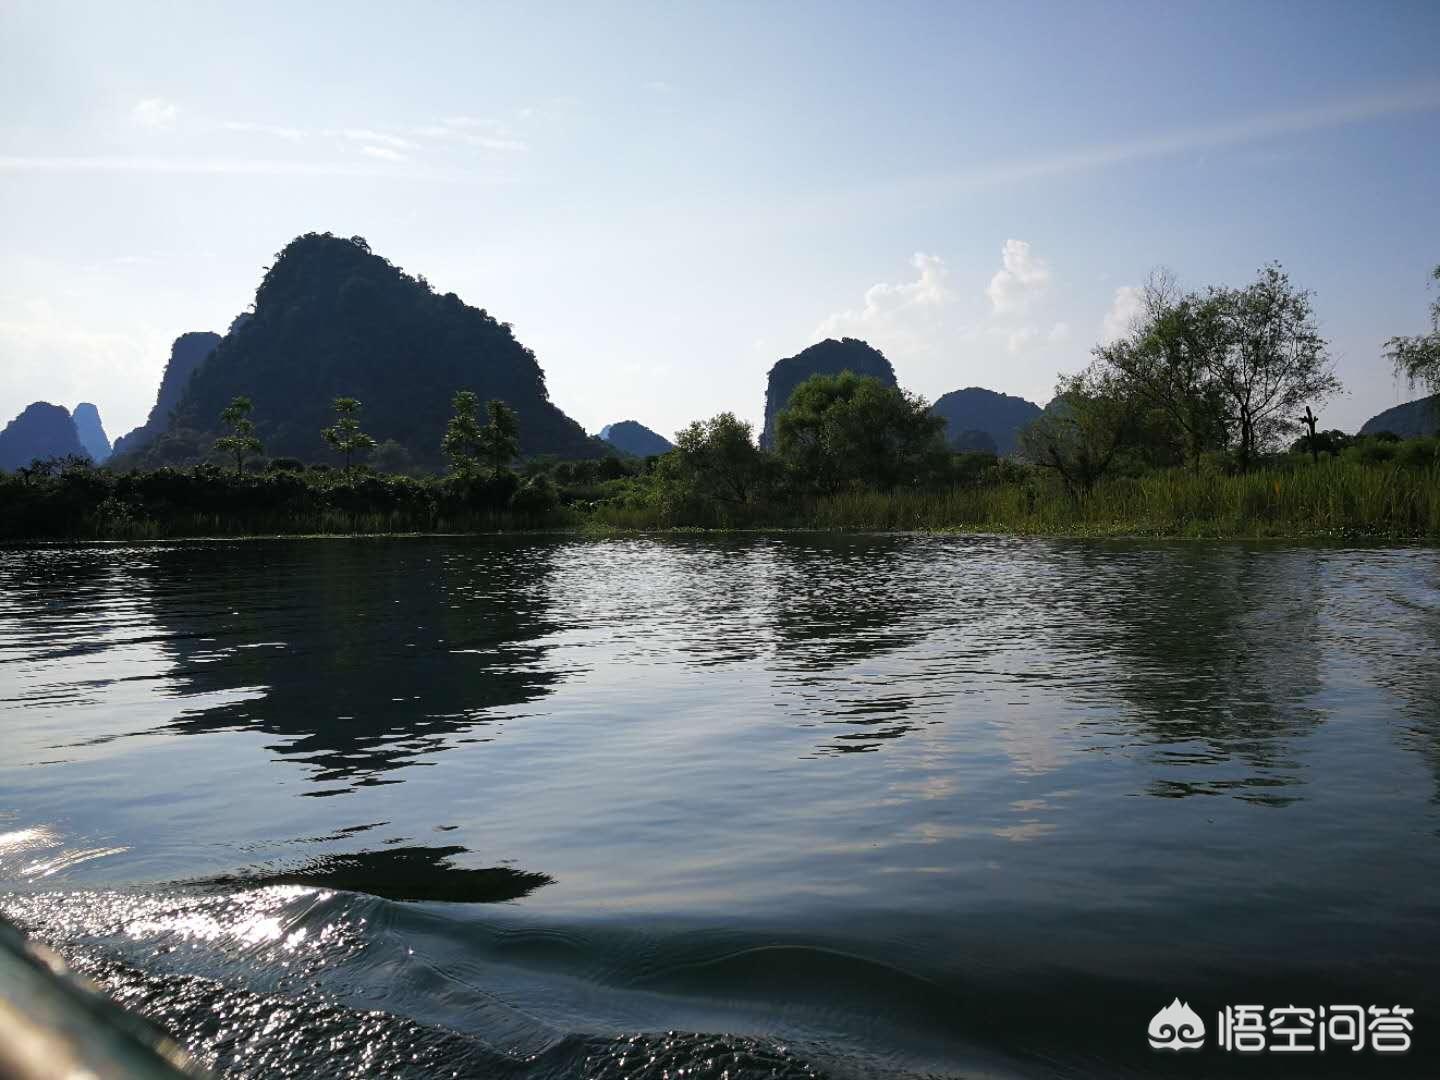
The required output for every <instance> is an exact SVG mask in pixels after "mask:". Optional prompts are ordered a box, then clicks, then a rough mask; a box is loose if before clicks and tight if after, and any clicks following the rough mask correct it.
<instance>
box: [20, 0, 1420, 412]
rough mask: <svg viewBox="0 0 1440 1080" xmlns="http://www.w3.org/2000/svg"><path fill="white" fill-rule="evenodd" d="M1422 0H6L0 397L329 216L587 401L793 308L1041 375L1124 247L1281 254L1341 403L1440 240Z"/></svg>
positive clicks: (1102, 290)
mask: <svg viewBox="0 0 1440 1080" xmlns="http://www.w3.org/2000/svg"><path fill="white" fill-rule="evenodd" d="M1437 41H1440V5H1437V4H1435V3H1433V2H1423V3H1422V2H1417V3H1404V2H1393V3H1380V4H1373V5H1360V4H1353V3H1350V4H1326V3H1320V2H1316V0H1312V2H1305V3H1254V2H1252V3H1243V4H1242V3H1235V4H1232V3H1224V2H1209V3H1205V4H1185V5H1178V4H1177V5H1153V4H1140V3H1125V4H1082V3H1064V4H1060V3H1057V4H1025V3H1006V4H994V3H988V4H974V5H971V4H960V3H951V4H934V5H931V4H919V3H912V4H906V3H893V4H869V5H860V4H836V3H829V4H809V3H785V4H770V5H764V4H748V3H734V2H727V3H724V4H710V5H698V4H696V5H682V4H663V5H653V6H652V5H643V4H639V3H625V4H613V5H601V4H586V5H577V6H574V7H566V6H563V5H558V4H555V5H536V4H527V5H518V4H517V5H479V4H460V3H455V4H448V3H430V4H426V3H414V4H406V5H399V4H379V3H375V4H362V3H349V4H322V3H307V4H266V3H247V4H244V5H240V4H230V5H226V4H189V3H184V4H182V3H175V4H154V3H148V4H147V3H127V4H123V5H122V4H114V3H102V4H75V3H57V2H53V0H51V2H44V3H31V2H26V0H20V2H16V0H4V2H3V3H0V102H3V109H0V419H3V418H8V417H9V416H12V415H14V414H15V413H16V412H18V411H19V410H20V408H22V407H23V406H24V405H25V404H27V403H28V402H30V401H33V400H37V399H45V400H51V401H55V402H58V403H61V404H65V405H70V406H73V405H74V404H75V403H76V402H77V401H80V400H92V401H94V402H96V403H97V404H98V405H99V407H100V410H101V414H102V416H103V417H104V420H105V423H106V426H107V428H108V430H109V431H110V433H111V434H112V436H113V435H115V434H117V433H119V432H123V431H125V430H128V429H129V428H130V427H133V426H134V425H136V424H138V423H140V422H141V421H142V420H143V419H144V415H145V413H146V411H147V410H148V408H149V406H150V404H151V402H152V401H153V399H154V394H155V390H156V387H157V385H158V381H159V376H160V371H161V369H162V367H163V365H164V361H165V357H166V355H167V353H168V347H169V342H170V341H171V340H172V339H173V338H174V337H175V336H177V335H178V334H180V333H182V332H184V331H187V330H210V329H213V330H222V331H223V329H224V327H225V326H226V325H228V323H229V321H230V320H231V318H233V317H234V315H236V314H237V313H239V312H240V311H242V310H244V309H245V308H246V307H247V306H248V305H249V303H250V302H251V300H252V299H253V295H254V289H255V286H256V284H257V283H258V281H259V278H260V275H261V274H262V273H263V270H264V268H265V267H266V266H267V265H268V264H269V263H270V262H271V260H272V258H273V255H274V253H275V252H277V251H279V250H280V248H281V247H283V246H284V244H285V243H286V242H287V241H288V240H290V239H291V238H292V237H294V236H295V235H297V234H299V233H301V232H305V231H309V230H329V231H333V232H335V233H338V234H341V235H346V236H349V235H356V234H359V235H363V236H365V237H366V238H367V239H368V240H369V241H370V244H371V246H372V247H373V248H374V249H375V250H376V251H377V252H379V253H381V254H383V255H385V256H386V257H388V258H389V259H391V260H392V261H393V262H395V263H396V264H398V265H400V266H402V267H404V268H405V269H407V270H409V271H411V272H412V273H420V274H424V275H425V276H426V278H428V279H429V281H430V282H431V283H432V284H433V285H434V286H435V287H436V288H438V289H440V290H442V291H448V290H454V291H455V292H457V293H459V294H460V296H461V297H462V298H464V299H465V300H466V301H468V302H470V303H472V304H474V305H476V306H479V307H484V308H486V309H488V310H489V311H491V312H492V313H494V314H495V315H497V316H498V317H499V318H501V319H504V320H506V321H509V322H511V323H513V324H514V326H515V330H516V333H517V335H518V336H519V338H520V339H521V340H522V341H524V342H525V343H526V344H528V345H530V346H531V347H532V348H534V349H535V351H536V353H537V354H538V356H539V359H540V362H541V364H542V366H543V367H544V368H545V371H546V374H547V377H548V381H549V386H550V391H551V396H552V398H553V399H554V400H555V401H556V403H557V404H559V405H560V406H561V407H562V408H563V409H565V410H566V411H567V412H569V413H570V414H571V415H572V416H574V417H575V418H576V419H577V420H579V421H580V422H581V423H582V424H583V425H584V426H585V427H586V428H587V429H588V430H591V431H595V430H598V429H599V428H600V427H601V426H603V425H604V424H606V423H610V422H612V421H616V420H620V419H630V418H633V419H638V420H640V421H641V422H642V423H645V424H648V425H649V426H651V427H653V428H655V429H656V430H659V431H661V432H662V433H665V434H670V433H672V432H674V431H675V429H676V428H678V427H680V426H681V425H683V424H684V423H686V422H688V421H689V420H691V419H695V418H698V417H702V416H708V415H712V414H714V413H716V412H718V411H721V410H723V409H728V410H732V411H734V412H736V413H738V414H739V415H741V416H742V417H746V418H748V419H752V420H758V419H759V417H760V415H761V411H762V406H763V393H764V374H765V372H766V370H767V369H768V368H769V366H770V365H771V364H772V363H773V362H774V361H775V360H776V359H777V358H779V357H781V356H786V355H790V354H792V353H794V352H796V351H797V350H799V349H800V348H803V347H804V346H806V345H808V344H810V343H812V342H813V341H816V340H818V339H819V338H821V337H824V336H827V335H839V334H852V335H855V336H859V337H864V338H866V339H867V340H869V341H870V342H871V343H872V344H874V345H876V346H877V347H879V348H881V349H882V350H883V351H884V352H885V353H886V354H887V355H888V356H889V357H890V358H891V360H892V361H893V362H894V364H895V367H896V370H897V372H898V374H899V377H900V381H901V383H902V384H903V385H906V386H908V387H910V388H912V389H914V390H917V391H919V392H921V393H923V394H925V395H926V396H928V397H930V398H932V399H933V398H935V397H938V396H939V395H940V394H942V393H945V392H946V391H949V390H953V389H956V388H958V387H962V386H969V385H982V386H988V387H991V388H992V389H996V390H1003V391H1006V392H1008V393H1015V394H1021V395H1024V396H1026V397H1029V398H1031V399H1032V400H1037V401H1041V402H1043V401H1044V400H1047V399H1048V396H1049V394H1050V391H1051V388H1052V387H1053V385H1054V382H1055V377H1056V373H1057V372H1059V371H1074V370H1078V369H1079V368H1081V367H1083V366H1084V364H1085V363H1086V362H1087V360H1088V353H1089V350H1090V349H1091V348H1092V347H1093V346H1094V344H1095V343H1096V342H1097V341H1098V340H1100V339H1101V338H1102V337H1103V336H1104V335H1105V334H1106V333H1107V332H1108V330H1107V327H1113V326H1115V325H1117V323H1118V322H1119V321H1123V318H1124V316H1125V313H1126V308H1127V304H1129V303H1130V295H1131V294H1130V293H1129V292H1128V291H1127V290H1129V289H1131V288H1133V287H1135V286H1137V285H1139V284H1140V283H1141V282H1142V281H1143V279H1144V277H1145V275H1146V273H1147V272H1148V271H1149V270H1150V269H1151V268H1153V267H1156V266H1162V265H1163V266H1166V267H1169V268H1170V269H1171V270H1172V271H1174V273H1175V274H1177V275H1178V276H1179V278H1180V279H1181V281H1182V282H1183V283H1185V284H1187V285H1193V286H1202V285H1206V284H1211V283H1216V284H1219V283H1227V284H1241V283H1243V282H1245V281H1247V280H1249V279H1250V278H1251V277H1252V276H1253V274H1254V272H1255V270H1256V268H1257V267H1259V266H1260V265H1261V264H1262V263H1264V262H1267V261H1269V260H1279V261H1281V262H1282V263H1284V264H1285V266H1286V267H1287V269H1289V270H1290V272H1291V274H1292V277H1293V278H1294V279H1295V280H1296V281H1297V283H1299V284H1300V285H1302V286H1304V287H1306V288H1309V289H1312V290H1314V292H1315V293H1316V298H1315V303H1316V308H1317V311H1318V313H1319V316H1320V321H1321V326H1322V330H1323V332H1324V333H1325V334H1326V336H1327V337H1328V338H1329V340H1330V342H1331V345H1332V350H1333V353H1334V355H1335V357H1336V360H1337V364H1338V370H1339V373H1340V375H1341V378H1342V380H1343V381H1344V383H1345V385H1346V387H1347V390H1348V394H1347V395H1346V396H1345V397H1344V398H1341V399H1339V400H1337V401H1335V402H1333V403H1332V404H1331V405H1330V406H1329V407H1328V408H1326V409H1325V410H1324V411H1323V413H1322V423H1323V424H1324V425H1325V426H1339V427H1346V428H1352V429H1353V428H1354V427H1355V426H1357V425H1358V424H1360V423H1361V422H1362V421H1363V420H1365V419H1366V418H1367V417H1368V416H1370V415H1372V414H1373V413H1375V412H1377V411H1378V410H1380V409H1382V408H1385V407H1388V406H1389V405H1392V404H1395V403H1396V402H1398V401H1402V400H1406V399H1408V398H1409V397H1412V396H1414V395H1413V394H1411V393H1410V392H1409V390H1408V388H1407V387H1405V386H1404V385H1403V384H1402V383H1398V382H1397V381H1396V380H1395V379H1394V378H1393V376H1392V375H1391V372H1390V370H1389V367H1388V365H1387V364H1386V363H1385V361H1384V359H1383V358H1382V356H1381V355H1380V351H1381V345H1382V343H1383V341H1384V340H1385V339H1386V338H1388V337H1389V336H1391V335H1393V334H1400V333H1415V332H1419V331H1421V330H1423V329H1425V328H1426V326H1427V320H1426V310H1427V307H1428V304H1429V302H1430V301H1431V299H1433V294H1432V293H1429V292H1427V289H1426V283H1427V280H1428V272H1429V270H1430V268H1431V267H1432V266H1434V265H1435V264H1436V263H1440V199H1437V198H1436V193H1437V190H1440V183H1437V179H1440V61H1437V54H1436V49H1435V43H1436V42H1437Z"/></svg>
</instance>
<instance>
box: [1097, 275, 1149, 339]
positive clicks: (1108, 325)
mask: <svg viewBox="0 0 1440 1080" xmlns="http://www.w3.org/2000/svg"><path fill="white" fill-rule="evenodd" d="M1144 298H1145V293H1144V290H1142V289H1141V288H1140V286H1138V285H1121V286H1120V288H1118V289H1116V290H1115V298H1114V299H1113V300H1112V301H1111V302H1110V310H1109V311H1107V312H1106V313H1105V318H1104V320H1103V321H1102V322H1101V324H1100V341H1101V343H1102V344H1106V345H1108V344H1109V343H1110V342H1112V341H1117V340H1119V339H1120V338H1122V337H1124V336H1125V334H1126V332H1128V331H1129V329H1130V325H1131V324H1132V323H1133V322H1134V321H1135V319H1136V318H1137V317H1138V316H1139V314H1140V308H1141V305H1142V304H1143V303H1144Z"/></svg>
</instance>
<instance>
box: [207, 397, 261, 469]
mask: <svg viewBox="0 0 1440 1080" xmlns="http://www.w3.org/2000/svg"><path fill="white" fill-rule="evenodd" d="M252 408H253V406H252V405H251V403H250V399H249V398H248V397H244V396H240V397H235V398H232V399H231V401H230V404H229V405H227V406H225V409H224V411H223V412H221V413H220V423H222V424H224V425H225V427H226V429H227V430H228V432H229V433H228V434H226V435H222V436H220V438H218V439H216V440H215V449H216V450H217V451H219V452H220V453H222V454H234V455H235V475H236V476H239V475H240V474H241V473H243V472H244V471H245V457H246V455H248V454H259V453H261V452H262V451H263V450H264V446H262V445H261V442H260V437H259V436H258V435H256V434H255V424H254V422H253V421H252V420H251V419H250V410H251V409H252Z"/></svg>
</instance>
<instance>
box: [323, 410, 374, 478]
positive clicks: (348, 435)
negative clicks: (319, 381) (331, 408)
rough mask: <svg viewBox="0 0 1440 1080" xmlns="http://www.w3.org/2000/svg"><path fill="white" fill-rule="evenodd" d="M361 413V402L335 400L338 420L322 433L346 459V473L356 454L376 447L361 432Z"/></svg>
mask: <svg viewBox="0 0 1440 1080" xmlns="http://www.w3.org/2000/svg"><path fill="white" fill-rule="evenodd" d="M359 411H360V402H358V401H356V400H355V399H354V398H352V397H338V398H336V399H335V412H336V414H337V416H338V419H337V420H336V421H335V423H334V424H332V425H331V426H330V427H327V428H325V429H324V430H323V431H321V432H320V434H321V436H322V437H323V438H324V439H325V441H326V442H327V443H329V444H330V446H331V447H332V448H333V449H334V450H335V451H337V452H338V453H339V454H341V455H342V456H343V457H344V458H345V472H346V473H347V474H349V472H350V460H351V458H353V457H354V455H355V454H357V453H361V452H363V451H366V450H372V449H374V447H375V440H374V439H373V438H371V437H370V436H369V435H367V434H365V432H363V431H361V430H360V421H359V420H358V419H356V414H357V413H358V412H359Z"/></svg>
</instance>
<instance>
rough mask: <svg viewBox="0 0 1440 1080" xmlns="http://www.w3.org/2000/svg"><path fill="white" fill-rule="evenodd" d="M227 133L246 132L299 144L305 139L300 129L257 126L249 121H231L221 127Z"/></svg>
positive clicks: (267, 125)
mask: <svg viewBox="0 0 1440 1080" xmlns="http://www.w3.org/2000/svg"><path fill="white" fill-rule="evenodd" d="M220 126H221V127H222V128H224V129H225V130H226V131H238V132H246V133H251V134H255V135H272V136H274V137H275V138H277V139H284V140H285V141H286V142H297V143H298V142H299V141H300V140H301V139H303V138H305V132H303V131H301V130H300V129H299V128H293V127H284V126H282V125H280V124H257V123H253V122H251V121H249V120H230V121H227V122H226V123H224V124H221V125H220Z"/></svg>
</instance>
